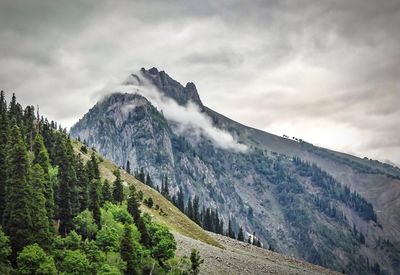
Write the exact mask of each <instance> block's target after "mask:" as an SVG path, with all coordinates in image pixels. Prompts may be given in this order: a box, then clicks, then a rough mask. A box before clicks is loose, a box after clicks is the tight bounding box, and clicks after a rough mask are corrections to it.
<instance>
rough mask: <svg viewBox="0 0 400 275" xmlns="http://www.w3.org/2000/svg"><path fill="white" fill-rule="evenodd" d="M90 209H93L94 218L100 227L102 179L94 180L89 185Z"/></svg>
mask: <svg viewBox="0 0 400 275" xmlns="http://www.w3.org/2000/svg"><path fill="white" fill-rule="evenodd" d="M89 210H90V211H92V215H93V219H94V220H95V222H96V224H97V226H98V228H100V226H101V223H100V219H101V212H100V180H92V182H91V183H90V187H89Z"/></svg>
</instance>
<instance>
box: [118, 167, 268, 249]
mask: <svg viewBox="0 0 400 275" xmlns="http://www.w3.org/2000/svg"><path fill="white" fill-rule="evenodd" d="M128 168H129V170H128ZM125 169H126V171H127V172H128V173H129V172H130V163H129V161H127V163H126V165H125ZM134 176H135V178H136V179H138V180H139V181H141V182H143V183H145V184H147V185H148V186H150V187H152V188H155V189H156V190H157V191H158V192H159V193H160V194H161V195H163V196H164V197H165V198H166V199H168V200H169V201H171V202H172V203H173V204H174V205H175V206H176V207H177V208H178V209H179V210H180V211H181V212H182V213H184V214H185V215H186V216H187V217H188V218H190V219H191V220H192V221H194V222H195V223H197V224H198V225H199V226H200V227H202V228H203V229H205V230H207V231H211V232H214V233H216V234H220V235H225V236H228V237H230V238H232V239H237V240H239V241H247V242H248V243H250V244H253V245H256V246H258V247H262V244H261V242H260V239H259V238H257V237H256V234H255V232H254V233H253V234H252V235H251V234H249V237H248V239H247V240H245V236H244V231H243V227H242V226H240V228H239V232H238V234H236V233H235V231H234V229H233V225H232V221H231V218H229V220H228V226H227V228H226V230H225V228H224V221H223V219H222V217H221V216H220V213H219V212H218V208H214V209H213V208H210V207H205V204H204V203H203V204H202V205H203V206H202V207H201V204H200V198H199V196H197V195H195V196H194V197H193V199H192V196H191V195H189V196H188V198H187V200H186V202H185V196H184V192H183V190H182V187H179V189H178V191H177V192H176V193H175V194H171V193H170V183H169V180H168V177H167V176H166V175H164V176H163V177H162V180H161V186H158V185H154V184H153V181H152V179H151V176H150V174H149V173H148V172H146V171H145V169H144V168H143V167H142V168H140V169H139V170H135V172H134Z"/></svg>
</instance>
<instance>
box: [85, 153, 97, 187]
mask: <svg viewBox="0 0 400 275" xmlns="http://www.w3.org/2000/svg"><path fill="white" fill-rule="evenodd" d="M87 171H88V180H89V182H91V181H92V180H94V179H95V180H98V179H100V170H99V164H98V163H97V158H96V154H95V153H94V152H92V155H91V156H90V160H89V161H88V162H87Z"/></svg>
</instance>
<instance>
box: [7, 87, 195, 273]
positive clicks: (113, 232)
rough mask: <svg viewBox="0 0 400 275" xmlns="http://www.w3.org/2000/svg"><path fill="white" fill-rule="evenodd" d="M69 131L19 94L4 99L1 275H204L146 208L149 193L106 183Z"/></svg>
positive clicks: (93, 157)
mask: <svg viewBox="0 0 400 275" xmlns="http://www.w3.org/2000/svg"><path fill="white" fill-rule="evenodd" d="M100 161H101V160H100V159H98V157H97V156H96V155H95V154H94V153H93V154H92V155H91V157H90V159H89V160H84V159H83V158H82V157H81V155H80V154H76V153H75V151H74V147H73V144H72V141H71V140H70V139H69V136H68V135H67V134H66V131H65V130H63V129H61V127H60V126H58V127H57V124H56V123H55V122H48V121H47V120H46V119H44V118H40V116H39V114H37V115H36V116H35V111H34V108H33V107H32V106H28V107H26V108H25V109H23V108H22V106H21V105H20V104H19V103H18V102H17V101H16V98H15V96H14V95H13V97H12V100H11V102H10V104H9V105H7V103H6V100H5V97H4V93H3V92H1V98H0V173H1V174H0V216H1V217H2V220H1V227H0V273H1V274H11V273H16V274H124V273H125V274H149V273H151V274H167V273H168V274H197V273H198V266H199V264H201V259H200V258H199V255H198V253H197V252H196V251H192V255H191V257H190V259H189V258H187V257H183V258H177V257H175V250H176V242H175V240H174V237H173V235H172V233H171V232H170V231H169V229H168V227H167V226H165V225H163V224H160V223H158V222H156V221H154V220H153V219H152V218H151V217H150V215H148V214H146V213H145V214H142V213H141V210H140V204H141V200H142V199H143V192H142V191H140V190H139V191H137V190H136V188H135V185H133V184H129V183H128V185H126V184H125V185H124V182H123V180H122V178H121V174H120V171H119V169H116V170H115V171H114V178H115V179H114V182H113V183H112V184H111V183H110V181H108V180H107V179H106V180H102V178H101V176H100V169H99V165H98V164H99V162H100Z"/></svg>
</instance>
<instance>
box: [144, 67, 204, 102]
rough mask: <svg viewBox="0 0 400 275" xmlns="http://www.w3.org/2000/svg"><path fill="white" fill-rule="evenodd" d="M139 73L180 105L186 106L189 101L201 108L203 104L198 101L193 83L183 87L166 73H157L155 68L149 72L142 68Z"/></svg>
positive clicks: (198, 97)
mask: <svg viewBox="0 0 400 275" xmlns="http://www.w3.org/2000/svg"><path fill="white" fill-rule="evenodd" d="M140 71H141V73H142V74H143V76H144V77H146V78H147V79H148V80H150V81H151V82H152V83H153V84H154V85H155V86H156V87H157V88H158V89H159V90H160V91H161V92H163V93H164V94H165V95H166V96H168V97H170V98H173V99H174V100H175V101H176V102H178V103H179V104H180V105H186V104H187V103H188V102H189V101H192V102H194V103H196V104H197V105H199V106H200V107H203V103H202V102H201V100H200V96H199V94H198V92H197V88H196V86H195V85H194V83H193V82H188V83H187V84H186V86H183V85H182V84H181V83H179V82H178V81H176V80H174V79H173V78H171V77H170V76H169V75H168V74H167V73H166V72H164V71H159V70H158V69H157V68H155V67H153V68H151V69H149V70H146V69H145V68H142V69H141V70H140Z"/></svg>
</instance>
